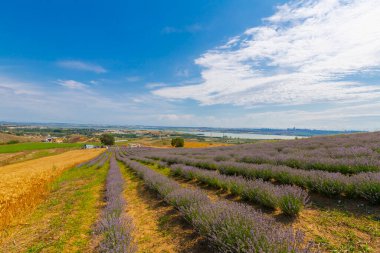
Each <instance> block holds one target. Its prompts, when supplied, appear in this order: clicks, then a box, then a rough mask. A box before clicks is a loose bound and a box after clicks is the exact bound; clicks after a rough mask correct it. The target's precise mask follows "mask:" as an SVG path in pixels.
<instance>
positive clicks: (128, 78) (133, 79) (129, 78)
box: [125, 76, 142, 83]
mask: <svg viewBox="0 0 380 253" xmlns="http://www.w3.org/2000/svg"><path fill="white" fill-rule="evenodd" d="M141 79H142V78H141V77H140V76H127V77H126V78H125V80H127V81H128V82H131V83H132V82H138V81H140V80H141Z"/></svg>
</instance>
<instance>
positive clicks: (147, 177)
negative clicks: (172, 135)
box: [118, 157, 309, 252]
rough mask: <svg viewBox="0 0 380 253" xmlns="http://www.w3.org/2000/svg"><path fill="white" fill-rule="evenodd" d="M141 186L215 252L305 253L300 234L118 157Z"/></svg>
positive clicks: (249, 208) (257, 214)
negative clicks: (160, 199)
mask: <svg viewBox="0 0 380 253" xmlns="http://www.w3.org/2000/svg"><path fill="white" fill-rule="evenodd" d="M118 159H120V160H121V161H123V162H124V163H125V164H126V165H127V166H128V167H129V168H130V169H132V170H133V171H134V172H135V173H136V174H137V175H138V176H139V177H140V178H142V179H143V180H144V182H145V184H146V185H147V186H148V187H149V188H150V189H152V190H155V191H156V192H158V193H159V194H160V195H161V196H162V197H163V198H164V200H165V201H166V202H167V203H169V204H171V205H173V206H175V207H176V208H177V209H178V210H179V211H180V212H181V213H182V215H183V216H184V217H185V218H186V219H187V220H188V221H189V222H190V223H191V224H192V225H193V226H194V228H195V229H196V230H197V231H198V232H199V233H200V234H201V235H203V236H205V237H206V238H207V239H208V240H209V241H210V242H211V244H212V245H213V247H214V248H215V249H216V251H217V252H308V251H309V249H308V248H304V247H303V246H302V245H304V243H303V234H302V233H301V232H299V231H296V232H295V231H294V230H293V229H292V228H288V227H284V226H282V225H280V224H278V223H276V221H275V220H274V219H272V218H270V217H267V216H265V215H263V214H262V213H261V212H258V211H256V210H254V209H253V208H252V207H250V206H247V205H244V204H239V203H235V202H226V201H219V202H214V203H213V202H211V201H210V200H209V199H208V197H207V195H205V194H204V193H203V192H202V191H200V190H191V189H186V188H183V187H181V186H180V185H179V184H178V183H176V182H175V181H173V180H171V179H169V178H167V177H166V176H163V175H161V174H159V173H157V172H155V171H153V170H151V169H149V168H147V167H146V166H144V165H142V164H141V163H138V162H135V161H131V160H129V159H127V158H123V157H118Z"/></svg>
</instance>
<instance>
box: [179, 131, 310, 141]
mask: <svg viewBox="0 0 380 253" xmlns="http://www.w3.org/2000/svg"><path fill="white" fill-rule="evenodd" d="M179 132H181V133H186V134H195V135H200V136H204V137H223V136H225V137H228V138H240V139H255V140H275V139H277V140H293V139H295V138H305V137H303V136H291V135H270V134H252V133H227V132H224V133H221V132H203V131H179Z"/></svg>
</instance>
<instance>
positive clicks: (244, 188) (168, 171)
mask: <svg viewBox="0 0 380 253" xmlns="http://www.w3.org/2000/svg"><path fill="white" fill-rule="evenodd" d="M117 158H118V159H119V160H120V161H122V162H123V163H125V164H126V167H128V168H130V169H131V170H132V171H133V173H136V174H137V175H138V177H140V178H141V179H142V180H143V181H144V183H145V184H146V185H147V187H148V188H150V189H152V190H153V191H156V192H157V193H158V194H159V196H160V197H161V198H162V199H163V200H164V201H165V202H167V203H168V204H170V205H173V206H175V207H176V209H178V210H179V212H180V213H181V214H182V215H183V217H184V218H185V219H186V220H187V221H188V222H189V223H190V224H192V225H193V226H194V228H195V229H196V230H197V231H198V233H200V234H201V235H203V236H204V237H205V238H207V240H209V241H210V243H211V244H210V245H212V246H211V248H213V249H214V250H216V251H217V252H309V251H311V252H313V251H322V252H330V251H334V252H378V249H380V240H379V238H380V223H379V220H380V159H379V158H380V133H378V132H375V133H363V134H349V135H337V136H330V137H314V138H309V139H302V140H290V141H277V142H261V143H257V144H249V145H236V146H229V147H215V148H202V149H181V148H177V149H155V148H139V149H130V148H120V150H119V154H118V156H117ZM184 186H185V188H184ZM189 186H191V187H190V189H193V190H189ZM194 187H195V188H194ZM205 194H206V195H205ZM208 194H209V196H210V194H211V195H212V196H213V195H214V194H216V195H217V198H218V201H211V203H210V198H207V195H208ZM228 210H231V211H228ZM233 210H235V211H233ZM219 217H220V218H219ZM221 217H223V218H221ZM227 217H228V218H227ZM242 219H243V220H242ZM267 219H268V220H267ZM214 222H216V223H217V224H216V223H214ZM239 224H240V225H239ZM242 224H244V226H246V225H247V224H248V226H251V228H249V227H247V228H242V227H241V226H242ZM264 224H271V225H270V227H271V229H269V228H268V227H266V225H264ZM273 228H274V229H273ZM284 229H285V230H284ZM244 231H245V232H244ZM343 231H344V232H343ZM273 238H276V239H274V240H273ZM281 238H282V239H281ZM285 241H286V242H289V243H290V244H287V243H285ZM278 243H279V244H278ZM263 245H265V246H263ZM279 245H281V247H282V246H284V248H281V247H280V246H279ZM261 247H263V248H261Z"/></svg>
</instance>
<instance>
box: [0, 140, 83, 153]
mask: <svg viewBox="0 0 380 253" xmlns="http://www.w3.org/2000/svg"><path fill="white" fill-rule="evenodd" d="M81 146H83V143H43V142H28V143H17V144H8V145H0V154H2V153H15V152H21V151H25V150H40V149H51V148H79V147H81Z"/></svg>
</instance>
